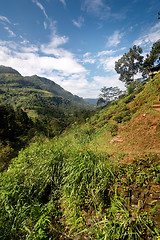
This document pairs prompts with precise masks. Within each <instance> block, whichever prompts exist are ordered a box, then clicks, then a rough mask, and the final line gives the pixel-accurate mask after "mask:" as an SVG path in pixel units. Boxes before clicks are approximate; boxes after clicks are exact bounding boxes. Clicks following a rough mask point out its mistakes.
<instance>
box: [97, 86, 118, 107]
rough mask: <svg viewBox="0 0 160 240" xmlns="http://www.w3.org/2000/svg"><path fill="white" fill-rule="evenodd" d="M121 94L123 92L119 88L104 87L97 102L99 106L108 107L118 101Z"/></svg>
mask: <svg viewBox="0 0 160 240" xmlns="http://www.w3.org/2000/svg"><path fill="white" fill-rule="evenodd" d="M121 94H122V91H121V90H120V89H119V88H118V87H109V88H107V87H103V88H102V89H101V93H100V95H99V98H98V101H97V106H98V105H106V104H108V103H109V102H111V101H113V100H116V99H117V98H118V97H119V96H120V95H121Z"/></svg>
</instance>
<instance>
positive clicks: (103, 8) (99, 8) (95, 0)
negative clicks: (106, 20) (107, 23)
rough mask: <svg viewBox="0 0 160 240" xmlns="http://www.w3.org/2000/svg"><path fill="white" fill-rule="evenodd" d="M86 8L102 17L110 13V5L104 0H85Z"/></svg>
mask: <svg viewBox="0 0 160 240" xmlns="http://www.w3.org/2000/svg"><path fill="white" fill-rule="evenodd" d="M84 10H86V11H87V12H89V13H93V14H94V15H96V16H98V17H100V18H103V17H106V16H108V15H110V7H108V6H107V5H106V3H104V2H103V0H92V1H91V0H84Z"/></svg>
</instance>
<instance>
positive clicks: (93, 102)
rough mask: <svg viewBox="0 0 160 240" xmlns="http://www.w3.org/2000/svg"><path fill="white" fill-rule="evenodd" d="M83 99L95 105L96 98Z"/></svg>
mask: <svg viewBox="0 0 160 240" xmlns="http://www.w3.org/2000/svg"><path fill="white" fill-rule="evenodd" d="M85 101H86V102H87V103H89V104H92V105H97V101H98V98H85Z"/></svg>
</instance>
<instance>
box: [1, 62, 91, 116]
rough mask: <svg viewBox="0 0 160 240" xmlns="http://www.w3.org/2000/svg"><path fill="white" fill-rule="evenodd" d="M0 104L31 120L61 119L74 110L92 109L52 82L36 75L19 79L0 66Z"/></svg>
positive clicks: (10, 70) (16, 75)
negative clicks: (42, 118)
mask: <svg viewBox="0 0 160 240" xmlns="http://www.w3.org/2000/svg"><path fill="white" fill-rule="evenodd" d="M0 104H10V105H12V106H14V107H21V108H23V109H24V110H25V111H27V112H28V114H29V115H31V117H32V116H34V117H38V116H39V117H40V116H41V117H44V116H45V117H49V118H53V117H55V118H63V117H65V116H66V115H68V114H71V113H73V112H74V111H77V110H82V109H91V108H92V106H91V105H90V104H88V103H87V102H86V101H85V100H84V99H83V98H81V97H78V96H76V95H73V94H72V93H70V92H68V91H66V90H65V89H63V88H62V87H61V86H59V85H58V84H56V83H55V82H54V81H51V80H49V79H47V78H44V77H39V76H37V75H34V76H30V77H28V76H26V77H23V76H22V75H21V74H20V73H19V72H18V71H16V70H15V69H12V68H10V67H5V66H0Z"/></svg>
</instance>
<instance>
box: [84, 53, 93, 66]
mask: <svg viewBox="0 0 160 240" xmlns="http://www.w3.org/2000/svg"><path fill="white" fill-rule="evenodd" d="M82 62H83V63H90V64H93V63H95V58H94V57H92V56H91V53H90V52H87V53H85V54H83V60H82Z"/></svg>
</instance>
